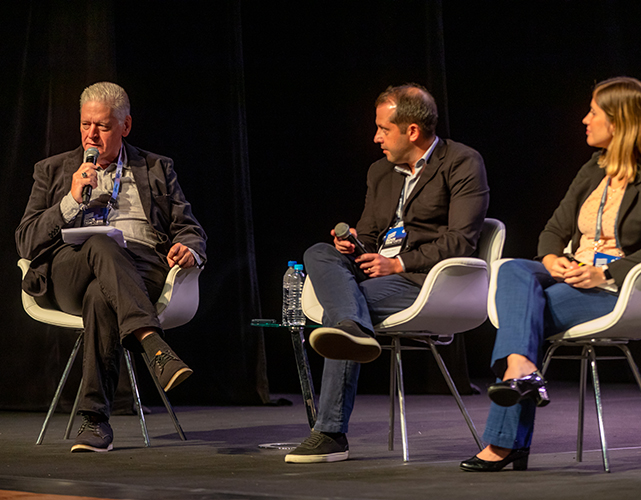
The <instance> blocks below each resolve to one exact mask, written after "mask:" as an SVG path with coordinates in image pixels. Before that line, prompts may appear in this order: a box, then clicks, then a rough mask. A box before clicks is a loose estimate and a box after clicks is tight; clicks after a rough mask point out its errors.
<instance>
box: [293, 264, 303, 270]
mask: <svg viewBox="0 0 641 500" xmlns="http://www.w3.org/2000/svg"><path fill="white" fill-rule="evenodd" d="M294 269H295V270H296V271H302V270H303V264H296V265H295V266H294Z"/></svg>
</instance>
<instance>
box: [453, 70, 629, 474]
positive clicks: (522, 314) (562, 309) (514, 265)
mask: <svg viewBox="0 0 641 500" xmlns="http://www.w3.org/2000/svg"><path fill="white" fill-rule="evenodd" d="M583 123H584V124H585V125H586V135H587V143H588V144H589V145H590V146H593V147H595V148H599V151H598V152H596V153H595V154H594V155H593V156H592V159H591V160H590V161H589V162H587V163H586V164H585V165H584V166H583V167H582V168H581V170H580V171H579V173H578V174H577V176H576V177H575V179H574V181H573V182H572V184H571V185H570V188H569V190H568V192H567V193H566V195H565V197H564V198H563V200H562V201H561V203H560V205H559V206H558V208H557V209H556V211H555V212H554V214H553V215H552V218H551V219H550V220H549V221H548V223H547V224H546V226H545V229H544V230H543V232H542V233H541V235H540V236H539V245H538V257H536V259H535V260H532V261H531V260H524V259H515V260H511V261H508V262H505V263H503V265H501V266H500V268H499V272H498V276H497V289H496V296H495V301H496V310H497V314H498V322H499V328H498V331H497V336H496V341H495V344H494V350H493V353H492V363H491V367H492V370H493V371H494V373H495V374H496V376H497V377H498V379H497V383H495V384H493V385H491V386H490V387H489V389H488V396H489V397H490V399H491V400H492V404H491V407H490V412H489V415H488V419H487V424H486V427H485V433H484V435H483V439H484V441H485V442H486V443H489V444H488V446H487V447H486V448H484V449H483V450H482V451H481V452H480V453H479V454H478V455H476V456H474V457H472V458H470V459H468V460H465V461H464V462H462V463H461V468H462V469H463V470H466V471H479V472H493V471H499V470H501V469H503V468H504V467H505V466H506V465H508V464H510V463H512V464H513V468H514V469H515V470H525V469H527V461H528V456H529V452H530V442H531V441H532V432H533V430H534V413H535V409H536V407H537V406H545V405H546V404H548V403H549V401H550V400H549V398H548V394H547V390H546V387H545V380H544V379H543V377H542V375H541V373H540V372H539V369H538V367H539V366H540V365H541V357H542V346H543V343H544V340H545V338H547V337H549V336H551V335H554V334H556V333H559V332H562V331H565V330H567V329H568V328H571V327H572V326H575V325H578V324H580V323H584V322H586V321H590V320H592V319H595V318H598V317H601V316H604V315H606V314H608V313H609V312H611V311H612V309H614V305H615V303H616V301H617V296H618V293H617V292H618V287H620V286H621V285H622V283H623V280H624V279H625V276H626V275H627V273H628V272H629V271H630V269H632V267H634V266H635V265H636V264H638V263H640V262H641V178H640V176H639V161H640V160H641V82H639V80H636V79H635V78H629V77H617V78H611V79H609V80H606V81H603V82H601V83H599V84H597V85H596V87H595V88H594V91H593V94H592V101H591V103H590V111H589V112H588V114H587V115H586V116H585V118H584V119H583ZM568 243H571V245H570V250H569V251H568V250H567V247H568Z"/></svg>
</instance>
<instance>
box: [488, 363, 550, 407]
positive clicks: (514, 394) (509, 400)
mask: <svg viewBox="0 0 641 500" xmlns="http://www.w3.org/2000/svg"><path fill="white" fill-rule="evenodd" d="M545 384H546V382H545V379H544V378H543V375H541V373H540V372H539V371H538V370H537V371H535V372H534V373H530V374H529V375H526V376H525V377H521V378H511V379H509V380H504V381H503V382H498V383H496V384H492V385H491V386H489V387H488V389H487V395H488V396H489V397H490V399H491V400H492V401H494V402H495V403H496V404H497V405H499V406H513V405H515V404H517V403H518V402H519V401H521V400H523V399H527V398H529V399H532V400H534V401H535V402H536V406H547V405H548V404H550V397H549V396H548V391H547V388H546V387H545Z"/></svg>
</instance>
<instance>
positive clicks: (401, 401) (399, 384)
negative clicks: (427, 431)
mask: <svg viewBox="0 0 641 500" xmlns="http://www.w3.org/2000/svg"><path fill="white" fill-rule="evenodd" d="M394 354H395V356H396V388H397V391H398V409H399V414H400V420H401V440H402V441H403V461H404V462H409V460H410V450H409V444H408V442H407V420H406V418H405V385H404V384H403V363H402V361H401V345H400V339H399V343H398V346H397V349H395V353H394Z"/></svg>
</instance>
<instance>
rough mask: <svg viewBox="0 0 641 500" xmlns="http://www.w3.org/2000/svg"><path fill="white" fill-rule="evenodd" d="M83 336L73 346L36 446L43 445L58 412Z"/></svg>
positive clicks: (79, 336) (81, 334)
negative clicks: (52, 420)
mask: <svg viewBox="0 0 641 500" xmlns="http://www.w3.org/2000/svg"><path fill="white" fill-rule="evenodd" d="M83 334H84V332H82V331H81V332H80V335H78V338H77V339H76V343H75V344H74V346H73V350H72V351H71V356H69V360H68V361H67V365H66V366H65V370H64V372H62V378H61V379H60V382H59V383H58V388H57V389H56V393H55V394H54V396H53V400H52V401H51V404H50V405H49V411H47V416H46V417H45V421H44V423H43V424H42V429H40V435H39V436H38V440H37V441H36V445H38V444H42V441H43V440H44V437H45V433H46V432H47V427H49V421H50V420H51V416H52V415H53V412H55V411H56V407H57V406H58V402H59V401H60V395H61V394H62V389H64V387H65V384H66V383H67V379H68V378H69V373H70V372H71V367H72V366H73V362H74V361H75V360H76V355H77V354H78V351H79V350H80V346H81V345H82V337H83Z"/></svg>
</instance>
